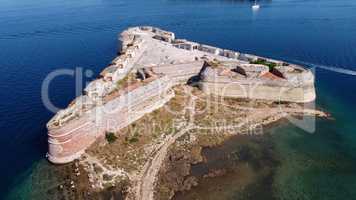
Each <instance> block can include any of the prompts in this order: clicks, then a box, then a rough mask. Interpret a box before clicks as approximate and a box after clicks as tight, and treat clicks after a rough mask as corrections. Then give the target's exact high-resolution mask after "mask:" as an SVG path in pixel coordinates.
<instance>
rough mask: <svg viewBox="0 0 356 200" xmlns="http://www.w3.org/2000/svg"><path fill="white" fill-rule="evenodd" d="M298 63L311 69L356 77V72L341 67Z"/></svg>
mask: <svg viewBox="0 0 356 200" xmlns="http://www.w3.org/2000/svg"><path fill="white" fill-rule="evenodd" d="M296 62H298V63H301V64H303V65H307V66H309V67H315V68H320V69H325V70H329V71H333V72H337V73H342V74H347V75H352V76H356V71H353V70H350V69H345V68H340V67H334V66H326V65H319V64H313V63H309V62H303V61H298V60H296Z"/></svg>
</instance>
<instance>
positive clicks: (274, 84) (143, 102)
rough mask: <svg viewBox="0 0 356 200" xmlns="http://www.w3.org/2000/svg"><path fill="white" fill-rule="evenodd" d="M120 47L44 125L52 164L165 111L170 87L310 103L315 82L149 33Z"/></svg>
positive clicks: (271, 63)
mask: <svg viewBox="0 0 356 200" xmlns="http://www.w3.org/2000/svg"><path fill="white" fill-rule="evenodd" d="M120 41H121V49H120V55H119V56H118V57H116V58H115V59H114V60H113V61H112V62H111V63H110V65H109V66H108V67H106V68H105V69H104V70H103V71H102V72H101V73H100V76H99V77H98V79H96V80H94V81H92V82H91V83H89V84H88V85H87V87H86V88H85V89H84V93H83V95H82V96H79V97H77V98H76V99H74V100H73V101H72V102H71V103H70V104H69V106H68V107H67V108H65V109H63V110H60V111H59V112H58V113H57V114H56V115H55V116H54V117H53V118H52V119H51V120H50V121H49V122H48V124H47V128H48V144H49V150H48V154H47V156H48V159H49V160H50V161H51V162H53V163H58V164H60V163H68V162H71V161H73V160H75V159H77V158H79V157H80V156H81V155H82V154H83V153H84V151H85V150H86V149H87V148H88V147H89V146H90V145H91V144H93V143H94V142H95V141H96V140H97V139H98V138H102V137H104V136H105V133H106V132H108V131H111V132H116V131H118V130H120V129H121V128H124V127H126V126H128V125H129V124H131V123H133V122H134V121H136V120H138V119H139V118H140V117H142V116H143V115H145V114H147V113H150V112H152V111H154V110H156V109H158V108H160V107H162V106H164V105H165V103H167V102H168V101H169V100H170V99H171V98H172V97H174V92H173V90H172V87H173V86H175V85H177V84H186V83H193V84H196V85H197V86H198V87H199V88H200V89H201V90H202V91H204V92H206V93H208V94H212V95H219V96H226V97H236V98H251V99H265V100H273V101H286V102H297V103H304V102H310V101H313V100H314V99H315V88H314V75H313V74H312V72H311V71H310V70H307V69H304V68H303V67H300V66H297V65H293V64H289V63H285V62H282V61H276V60H272V59H267V58H262V57H258V56H254V55H249V54H243V53H239V52H235V51H231V50H225V49H220V48H216V47H212V46H208V45H204V44H199V43H195V42H190V41H187V40H184V39H176V38H175V35H174V33H172V32H168V31H164V30H161V29H158V28H154V27H149V26H142V27H134V28H129V29H127V30H126V31H124V32H122V33H121V35H120Z"/></svg>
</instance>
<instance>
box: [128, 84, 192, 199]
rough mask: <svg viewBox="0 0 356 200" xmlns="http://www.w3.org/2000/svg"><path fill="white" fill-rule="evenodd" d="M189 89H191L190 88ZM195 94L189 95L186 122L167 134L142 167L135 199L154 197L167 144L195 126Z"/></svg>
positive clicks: (166, 151)
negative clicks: (175, 131) (177, 129)
mask: <svg viewBox="0 0 356 200" xmlns="http://www.w3.org/2000/svg"><path fill="white" fill-rule="evenodd" d="M190 90H191V89H190ZM195 100H196V97H195V96H193V95H192V96H191V97H190V99H189V102H188V106H187V111H188V112H189V121H188V124H187V125H186V126H185V128H183V129H182V130H180V131H179V132H178V133H175V134H174V135H170V136H168V137H167V138H166V139H165V141H164V142H163V145H161V146H160V147H159V148H158V150H157V151H156V154H155V155H154V157H153V159H151V160H150V161H148V162H147V163H146V164H145V166H144V167H143V170H142V173H141V178H140V179H139V180H138V183H137V186H136V191H135V200H153V199H154V189H155V183H156V179H157V175H158V172H159V170H160V168H161V166H162V163H163V161H164V159H165V157H166V155H167V153H168V149H169V146H171V145H172V144H173V143H174V142H175V141H176V140H177V139H178V138H179V137H181V136H183V135H184V134H185V133H187V132H188V131H189V130H191V129H193V128H194V127H195V126H194V124H193V122H194V115H195Z"/></svg>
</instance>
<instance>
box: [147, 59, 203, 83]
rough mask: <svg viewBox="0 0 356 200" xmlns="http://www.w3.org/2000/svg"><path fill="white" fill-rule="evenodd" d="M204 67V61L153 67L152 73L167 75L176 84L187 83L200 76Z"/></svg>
mask: <svg viewBox="0 0 356 200" xmlns="http://www.w3.org/2000/svg"><path fill="white" fill-rule="evenodd" d="M203 65H204V61H195V62H189V63H181V64H172V65H163V66H162V65H161V66H157V67H153V68H152V71H153V72H154V73H157V74H165V75H167V76H168V77H169V78H170V79H171V80H172V81H173V82H174V84H180V83H187V82H188V80H189V79H190V78H191V77H193V76H196V75H198V74H199V72H200V70H201V69H202V67H203Z"/></svg>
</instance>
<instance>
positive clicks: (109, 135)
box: [105, 132, 117, 144]
mask: <svg viewBox="0 0 356 200" xmlns="http://www.w3.org/2000/svg"><path fill="white" fill-rule="evenodd" d="M105 139H106V141H108V143H109V144H111V143H113V142H115V141H116V140H117V137H116V135H115V133H113V132H106V133H105Z"/></svg>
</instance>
